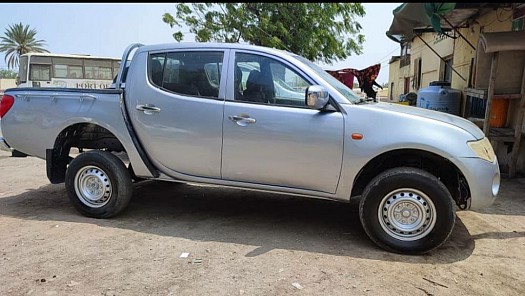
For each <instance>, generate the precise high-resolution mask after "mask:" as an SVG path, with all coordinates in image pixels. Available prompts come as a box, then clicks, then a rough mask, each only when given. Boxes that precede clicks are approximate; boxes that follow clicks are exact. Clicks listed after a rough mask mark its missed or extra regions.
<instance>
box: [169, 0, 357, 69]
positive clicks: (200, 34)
mask: <svg viewBox="0 0 525 296" xmlns="http://www.w3.org/2000/svg"><path fill="white" fill-rule="evenodd" d="M175 8H176V12H175V14H174V15H172V14H170V13H165V14H164V15H163V18H162V20H163V21H164V22H165V23H167V24H169V25H170V26H171V27H172V28H173V27H175V26H176V27H179V28H182V27H183V25H184V26H187V27H188V28H189V32H190V33H193V34H195V41H198V42H207V41H215V42H247V43H250V44H254V45H262V46H267V47H273V48H278V49H283V50H288V51H290V52H293V53H296V54H299V55H301V56H304V57H305V58H307V59H309V60H311V61H324V62H326V63H330V62H332V61H337V60H344V59H346V58H347V57H348V56H350V55H352V53H355V54H361V51H362V44H363V42H364V40H365V37H364V35H362V34H360V30H361V25H360V24H359V22H357V21H356V19H355V18H356V17H362V16H364V15H365V10H364V8H363V6H362V5H361V3H329V2H326V3H191V4H186V3H178V4H177V5H176V6H175ZM173 37H174V38H175V40H177V41H181V40H182V39H183V38H184V33H183V32H182V31H180V30H179V31H177V32H175V33H174V34H173Z"/></svg>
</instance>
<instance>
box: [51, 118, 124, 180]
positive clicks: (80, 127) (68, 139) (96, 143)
mask: <svg viewBox="0 0 525 296" xmlns="http://www.w3.org/2000/svg"><path fill="white" fill-rule="evenodd" d="M110 129H111V128H110V127H105V126H102V125H100V124H97V123H92V122H77V123H73V124H70V125H68V126H66V127H65V128H63V129H62V130H61V131H60V132H59V133H58V135H57V136H56V138H55V141H54V144H53V148H52V149H47V150H46V171H47V176H48V179H49V181H50V182H51V183H52V184H57V183H63V182H64V180H65V179H64V178H65V173H66V168H67V165H68V164H69V162H70V161H71V160H72V157H71V156H70V152H71V148H78V149H79V151H82V150H84V149H97V150H105V151H110V152H127V151H126V147H125V146H124V144H123V143H124V142H123V141H122V140H121V139H120V138H119V137H118V136H117V133H115V132H113V131H111V130H110Z"/></svg>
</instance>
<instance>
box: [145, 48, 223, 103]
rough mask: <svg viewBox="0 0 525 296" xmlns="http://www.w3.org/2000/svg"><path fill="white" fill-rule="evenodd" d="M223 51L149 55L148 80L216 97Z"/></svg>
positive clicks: (174, 89)
mask: <svg viewBox="0 0 525 296" xmlns="http://www.w3.org/2000/svg"><path fill="white" fill-rule="evenodd" d="M223 56H224V54H223V52H204V51H195V52H170V53H161V54H152V55H150V57H149V75H150V81H151V83H153V84H154V85H156V86H158V87H160V88H162V89H165V90H168V91H171V92H174V93H178V94H183V95H190V96H200V97H210V98H217V97H218V96H219V86H220V79H221V77H220V71H221V69H222V60H223Z"/></svg>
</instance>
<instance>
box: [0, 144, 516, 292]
mask: <svg viewBox="0 0 525 296" xmlns="http://www.w3.org/2000/svg"><path fill="white" fill-rule="evenodd" d="M9 155H10V154H9V153H6V152H0V181H1V187H0V295H423V296H425V295H491V296H493V295H524V294H525V273H524V272H525V179H519V178H518V179H513V180H505V179H504V180H503V185H502V189H501V193H500V196H499V198H498V199H497V201H496V202H495V204H494V205H493V206H492V207H490V208H488V209H487V210H484V211H482V212H472V211H467V212H458V214H457V215H458V218H459V219H457V223H456V225H455V229H454V232H453V234H452V236H451V237H450V239H449V241H448V242H447V243H446V244H445V245H443V246H442V247H441V248H439V249H438V250H435V251H433V252H431V253H430V254H427V255H424V256H403V255H397V254H392V253H388V252H386V251H383V250H381V249H379V248H378V247H376V246H375V245H374V244H373V243H372V242H371V241H370V240H369V239H368V237H367V236H366V234H365V232H364V231H363V229H362V228H361V225H360V223H359V219H358V216H357V205H356V204H355V203H351V204H350V205H347V204H341V203H335V202H329V201H322V200H314V199H306V198H296V197H289V196H283V195H274V194H267V193H253V192H249V191H246V190H235V189H225V188H217V187H208V186H195V185H186V184H174V183H163V182H153V181H145V182H140V183H137V184H135V188H134V189H135V191H134V197H133V200H132V201H131V203H130V205H129V207H128V208H127V209H126V211H125V212H124V213H122V214H121V215H119V216H118V217H115V218H113V219H108V220H98V219H90V218H85V217H83V216H81V215H80V214H79V213H77V212H76V211H75V209H74V208H73V207H72V206H71V205H70V203H69V201H68V198H67V195H66V191H65V189H64V185H63V184H59V185H51V184H49V181H48V180H47V178H46V172H45V162H44V161H43V160H40V159H37V158H33V157H28V158H11V157H8V156H9ZM182 253H189V254H188V256H187V257H186V258H181V254H182Z"/></svg>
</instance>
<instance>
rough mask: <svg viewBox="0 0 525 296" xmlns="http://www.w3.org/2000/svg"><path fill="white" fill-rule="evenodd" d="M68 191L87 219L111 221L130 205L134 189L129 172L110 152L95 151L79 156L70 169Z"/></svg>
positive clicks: (72, 162)
mask: <svg viewBox="0 0 525 296" xmlns="http://www.w3.org/2000/svg"><path fill="white" fill-rule="evenodd" d="M65 185H66V190H67V193H68V196H69V199H70V201H71V203H72V204H73V206H74V207H75V208H76V209H77V210H78V211H79V212H80V213H81V214H82V215H84V216H87V217H91V218H99V219H103V218H110V217H113V216H115V215H117V214H118V213H120V212H121V211H122V210H123V209H124V208H125V207H126V206H127V205H128V203H129V201H130V199H131V196H132V194H133V186H132V183H131V176H130V173H129V170H128V169H127V168H126V166H125V165H124V163H123V162H122V161H121V160H120V159H119V158H118V157H117V156H115V155H113V154H111V153H110V152H106V151H100V150H92V151H89V152H84V153H81V154H80V155H78V156H77V157H75V158H74V159H73V160H72V161H71V163H70V164H69V166H68V168H67V170H66V180H65Z"/></svg>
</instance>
